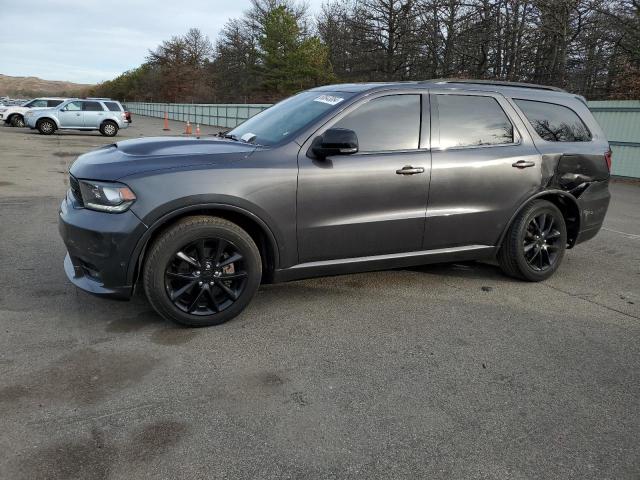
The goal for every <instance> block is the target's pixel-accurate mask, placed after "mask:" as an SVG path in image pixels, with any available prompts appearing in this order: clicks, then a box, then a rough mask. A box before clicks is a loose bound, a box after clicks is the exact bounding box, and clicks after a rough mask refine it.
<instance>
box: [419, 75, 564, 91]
mask: <svg viewBox="0 0 640 480" xmlns="http://www.w3.org/2000/svg"><path fill="white" fill-rule="evenodd" d="M421 83H466V84H471V85H495V86H497V87H515V88H534V89H537V90H552V91H554V92H566V90H563V89H562V88H559V87H551V86H548V85H538V84H536V83H522V82H507V81H503V80H469V79H465V78H437V79H433V80H425V81H423V82H421Z"/></svg>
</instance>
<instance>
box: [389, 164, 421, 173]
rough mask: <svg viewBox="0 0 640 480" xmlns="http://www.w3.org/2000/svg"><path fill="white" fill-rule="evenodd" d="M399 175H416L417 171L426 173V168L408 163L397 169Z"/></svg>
mask: <svg viewBox="0 0 640 480" xmlns="http://www.w3.org/2000/svg"><path fill="white" fill-rule="evenodd" d="M396 173H397V174H398V175H415V174H416V173H424V168H422V167H412V166H411V165H406V166H404V167H402V168H401V169H399V170H396Z"/></svg>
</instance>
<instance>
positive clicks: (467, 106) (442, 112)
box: [432, 95, 514, 148]
mask: <svg viewBox="0 0 640 480" xmlns="http://www.w3.org/2000/svg"><path fill="white" fill-rule="evenodd" d="M434 97H435V102H434V103H436V105H437V111H438V120H439V121H438V124H439V126H440V148H455V147H478V146H483V145H503V144H508V143H513V142H514V133H513V125H512V124H511V121H510V120H509V117H507V114H506V113H504V110H502V107H501V106H500V104H499V103H498V101H497V100H496V99H495V98H493V97H483V96H475V95H433V97H432V98H434Z"/></svg>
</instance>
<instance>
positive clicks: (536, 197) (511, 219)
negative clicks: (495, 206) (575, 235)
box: [496, 189, 582, 253]
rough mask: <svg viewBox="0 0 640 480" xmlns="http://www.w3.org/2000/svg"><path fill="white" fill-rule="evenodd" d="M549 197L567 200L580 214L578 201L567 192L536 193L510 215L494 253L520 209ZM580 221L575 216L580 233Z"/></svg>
mask: <svg viewBox="0 0 640 480" xmlns="http://www.w3.org/2000/svg"><path fill="white" fill-rule="evenodd" d="M550 195H557V196H560V197H562V198H565V199H567V200H568V201H569V202H570V203H571V204H572V205H573V206H575V208H576V210H577V211H578V212H580V205H578V201H577V200H576V197H574V196H573V195H571V194H570V193H569V192H565V191H564V190H558V189H551V190H543V191H542V192H538V193H536V194H534V195H532V196H530V197H528V198H527V199H526V200H525V201H524V202H522V203H521V204H520V206H519V207H518V208H517V209H516V211H515V212H513V215H511V218H509V221H508V222H507V224H506V226H505V227H504V229H503V230H502V233H501V234H500V237H498V243H497V244H496V253H498V250H500V247H501V246H502V241H503V240H504V237H505V236H506V235H507V232H508V231H509V228H511V224H512V223H513V221H514V220H515V219H516V217H517V216H518V214H519V213H520V212H521V211H522V209H523V208H524V207H526V206H527V205H528V204H529V203H531V202H532V201H533V200H536V199H538V198H541V197H546V196H550ZM581 221H582V217H581V216H580V215H578V216H577V222H578V231H580V222H581ZM574 244H575V239H574V241H573V242H571V243H570V244H569V248H571V247H573V245H574Z"/></svg>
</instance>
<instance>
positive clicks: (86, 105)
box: [82, 100, 105, 128]
mask: <svg viewBox="0 0 640 480" xmlns="http://www.w3.org/2000/svg"><path fill="white" fill-rule="evenodd" d="M82 114H83V122H84V126H85V127H86V128H98V127H99V126H100V124H101V123H102V121H103V120H104V118H105V110H104V107H103V106H102V103H100V102H95V101H88V100H85V101H83V102H82Z"/></svg>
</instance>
